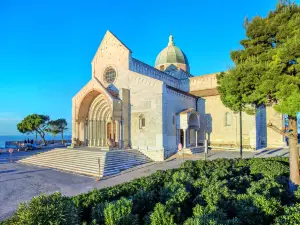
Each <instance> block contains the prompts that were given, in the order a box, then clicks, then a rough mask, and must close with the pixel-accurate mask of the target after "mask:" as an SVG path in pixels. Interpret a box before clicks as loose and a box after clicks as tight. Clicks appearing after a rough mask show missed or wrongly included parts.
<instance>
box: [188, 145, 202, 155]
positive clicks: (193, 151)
mask: <svg viewBox="0 0 300 225" xmlns="http://www.w3.org/2000/svg"><path fill="white" fill-rule="evenodd" d="M183 152H184V154H191V155H192V154H200V153H203V152H204V147H192V148H184V149H183Z"/></svg>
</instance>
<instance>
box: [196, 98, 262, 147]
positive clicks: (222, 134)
mask: <svg viewBox="0 0 300 225" xmlns="http://www.w3.org/2000/svg"><path fill="white" fill-rule="evenodd" d="M199 104H201V107H202V108H201V109H200V115H201V116H200V117H201V126H205V128H206V132H205V131H204V130H202V129H201V131H200V137H201V138H203V135H204V133H205V136H206V138H207V139H208V140H209V141H210V143H211V145H215V146H224V147H237V146H239V143H240V141H239V140H240V119H239V114H235V113H233V112H232V111H231V110H230V109H228V108H226V107H225V106H224V105H223V104H222V102H221V99H220V96H219V95H218V96H210V97H203V98H202V99H201V100H200V103H199ZM203 107H205V108H204V109H203ZM226 113H228V124H226ZM242 123H243V124H242V125H243V145H244V146H245V148H253V149H255V148H256V124H255V116H252V115H248V114H246V113H242ZM204 124H205V125H204Z"/></svg>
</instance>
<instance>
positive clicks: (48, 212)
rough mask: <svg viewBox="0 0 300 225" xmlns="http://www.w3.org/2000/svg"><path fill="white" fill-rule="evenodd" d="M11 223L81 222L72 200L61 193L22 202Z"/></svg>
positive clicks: (17, 224)
mask: <svg viewBox="0 0 300 225" xmlns="http://www.w3.org/2000/svg"><path fill="white" fill-rule="evenodd" d="M10 222H12V223H11V224H14V225H24V224H26V225H36V224H59V225H64V224H65V225H72V224H79V222H80V220H79V213H78V210H77V208H76V207H75V205H74V203H73V202H72V200H71V199H70V198H68V197H63V196H61V194H60V193H55V194H52V195H48V196H46V195H40V196H39V197H34V198H33V199H32V200H31V201H30V202H29V203H28V204H27V203H22V204H20V206H19V208H18V210H17V212H16V214H15V215H14V216H13V221H10Z"/></svg>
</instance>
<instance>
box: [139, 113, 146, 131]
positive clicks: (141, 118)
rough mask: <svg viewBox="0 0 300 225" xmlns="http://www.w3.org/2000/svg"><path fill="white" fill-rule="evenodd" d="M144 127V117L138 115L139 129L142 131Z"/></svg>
mask: <svg viewBox="0 0 300 225" xmlns="http://www.w3.org/2000/svg"><path fill="white" fill-rule="evenodd" d="M145 126H146V120H145V117H144V115H140V117H139V128H140V129H143V128H145Z"/></svg>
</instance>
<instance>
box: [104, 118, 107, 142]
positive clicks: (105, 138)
mask: <svg viewBox="0 0 300 225" xmlns="http://www.w3.org/2000/svg"><path fill="white" fill-rule="evenodd" d="M104 127H105V128H104V129H105V132H104V134H105V136H104V146H106V145H107V143H106V140H107V120H104Z"/></svg>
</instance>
